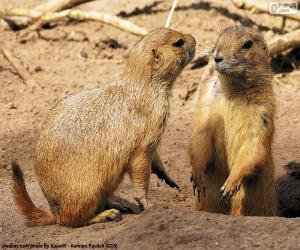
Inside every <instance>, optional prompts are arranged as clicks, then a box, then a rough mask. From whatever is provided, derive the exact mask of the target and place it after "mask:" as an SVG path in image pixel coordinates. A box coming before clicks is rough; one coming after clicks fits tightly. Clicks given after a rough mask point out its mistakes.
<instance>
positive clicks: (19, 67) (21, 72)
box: [0, 43, 33, 84]
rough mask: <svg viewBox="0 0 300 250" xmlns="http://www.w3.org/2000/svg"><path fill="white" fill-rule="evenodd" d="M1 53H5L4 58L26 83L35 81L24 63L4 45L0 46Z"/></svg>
mask: <svg viewBox="0 0 300 250" xmlns="http://www.w3.org/2000/svg"><path fill="white" fill-rule="evenodd" d="M0 46H1V47H0V51H1V52H2V53H3V55H4V57H5V58H6V59H7V60H8V61H9V62H10V64H11V65H12V66H13V67H14V68H15V70H16V71H17V73H18V75H19V76H20V77H21V78H22V80H23V81H24V83H25V84H26V83H28V82H29V81H33V79H32V77H31V75H30V74H29V72H28V71H27V70H26V69H25V67H24V66H23V65H22V63H21V62H20V61H19V60H18V59H17V58H16V57H15V56H14V55H13V53H12V52H11V51H10V50H9V49H7V48H6V46H5V45H4V44H3V43H2V44H0Z"/></svg>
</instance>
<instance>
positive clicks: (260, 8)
mask: <svg viewBox="0 0 300 250" xmlns="http://www.w3.org/2000/svg"><path fill="white" fill-rule="evenodd" d="M231 1H232V2H233V4H234V5H235V6H236V7H238V8H240V9H246V10H251V11H253V12H264V13H269V14H270V11H269V4H270V2H271V1H266V0H231ZM276 15H280V16H284V17H286V18H290V19H294V20H297V21H300V16H299V15H292V14H290V15H289V14H280V13H278V14H276Z"/></svg>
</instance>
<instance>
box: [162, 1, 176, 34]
mask: <svg viewBox="0 0 300 250" xmlns="http://www.w3.org/2000/svg"><path fill="white" fill-rule="evenodd" d="M176 5H177V0H173V4H172V8H171V10H170V13H169V15H168V18H167V22H166V25H165V27H166V28H169V26H170V23H171V20H172V17H173V14H174V11H175V8H176Z"/></svg>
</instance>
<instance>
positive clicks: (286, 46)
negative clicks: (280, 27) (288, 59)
mask: <svg viewBox="0 0 300 250" xmlns="http://www.w3.org/2000/svg"><path fill="white" fill-rule="evenodd" d="M268 48H269V54H270V56H271V57H274V56H276V55H279V54H281V53H282V52H285V51H288V50H291V49H296V48H300V29H298V30H295V31H292V32H289V33H287V34H284V35H281V36H278V37H275V38H273V39H272V40H271V41H269V42H268Z"/></svg>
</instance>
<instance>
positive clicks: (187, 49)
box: [13, 29, 195, 226]
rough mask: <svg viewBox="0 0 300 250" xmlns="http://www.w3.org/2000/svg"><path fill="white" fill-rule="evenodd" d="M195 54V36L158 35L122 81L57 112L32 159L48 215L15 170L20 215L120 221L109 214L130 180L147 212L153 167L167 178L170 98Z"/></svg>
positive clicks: (69, 101)
mask: <svg viewBox="0 0 300 250" xmlns="http://www.w3.org/2000/svg"><path fill="white" fill-rule="evenodd" d="M194 54H195V39H194V38H193V37H192V36H190V35H187V34H182V33H179V32H177V31H174V30H170V29H157V30H154V31H152V32H150V33H149V34H147V35H146V36H145V37H144V38H143V39H142V40H141V41H140V42H138V44H137V45H136V47H135V48H134V49H133V51H132V53H131V55H130V57H129V60H128V64H127V66H126V68H125V71H124V73H123V75H122V76H121V78H120V80H118V81H117V82H115V83H114V84H111V85H108V86H107V87H106V88H104V89H91V90H85V91H82V92H79V93H77V94H74V95H71V96H69V97H68V98H66V99H64V100H62V101H61V102H60V103H59V104H57V105H56V106H55V107H54V108H53V109H52V110H51V112H50V114H49V116H48V117H47V119H46V121H45V123H44V125H43V129H42V131H41V133H40V137H39V139H38V143H37V147H36V155H35V171H36V175H37V178H38V181H39V184H40V186H41V188H42V191H43V193H44V195H45V197H46V198H47V200H48V202H49V205H50V208H51V211H44V210H41V209H39V208H37V207H35V205H34V204H33V202H32V201H31V199H30V197H29V196H28V194H27V191H26V188H25V184H24V179H23V174H22V171H21V170H20V168H19V166H18V164H17V163H13V181H14V197H15V201H16V204H17V207H18V208H19V210H20V211H21V213H22V214H23V215H24V216H25V217H26V218H27V219H29V220H30V221H32V222H34V223H35V224H40V225H49V224H60V225H66V226H82V225H86V224H91V223H97V222H102V221H105V220H107V219H109V220H115V219H119V218H120V211H119V210H117V209H110V210H105V207H110V205H111V204H110V201H109V198H110V197H111V195H112V194H113V193H114V191H115V190H116V189H117V187H118V185H119V183H120V182H121V181H122V179H123V177H124V174H125V173H128V174H129V176H130V178H131V180H132V182H133V184H134V186H135V188H136V191H137V194H138V195H137V200H138V202H139V203H140V204H142V205H143V206H147V196H148V187H149V180H150V173H151V165H152V168H153V171H154V172H155V173H159V174H160V175H163V176H167V174H166V173H165V170H164V168H163V165H162V162H161V160H160V157H159V155H158V153H157V151H156V148H157V145H158V143H159V141H160V138H161V135H162V133H163V130H164V128H165V124H166V119H167V116H168V110H169V92H170V89H171V87H172V84H173V82H174V80H175V79H176V77H177V76H178V75H179V74H180V72H181V71H182V70H183V68H184V67H185V66H186V65H187V64H188V63H189V62H190V61H191V60H192V58H193V57H194ZM171 184H173V185H175V184H174V183H172V181H171Z"/></svg>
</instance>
